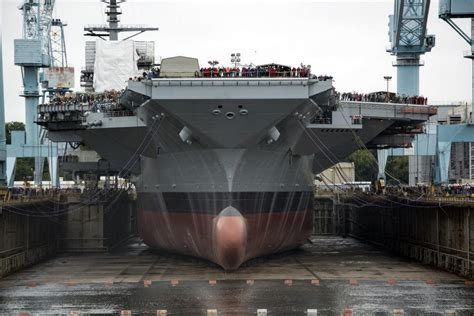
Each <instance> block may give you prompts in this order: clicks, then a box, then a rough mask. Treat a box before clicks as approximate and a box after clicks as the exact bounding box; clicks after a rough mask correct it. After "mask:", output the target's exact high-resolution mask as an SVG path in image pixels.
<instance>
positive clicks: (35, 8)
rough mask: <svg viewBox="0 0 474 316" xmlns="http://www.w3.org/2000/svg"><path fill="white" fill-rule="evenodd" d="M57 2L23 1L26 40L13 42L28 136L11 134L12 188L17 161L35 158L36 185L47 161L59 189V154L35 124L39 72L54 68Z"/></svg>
mask: <svg viewBox="0 0 474 316" xmlns="http://www.w3.org/2000/svg"><path fill="white" fill-rule="evenodd" d="M54 4H55V1H54V0H24V1H23V3H22V5H21V6H20V10H21V12H22V14H23V36H22V38H21V39H16V40H15V42H14V49H15V51H14V60H15V65H17V66H21V69H22V78H23V93H22V94H21V96H22V97H24V99H25V129H26V133H25V132H22V131H16V132H15V133H12V144H11V145H8V146H7V177H8V184H9V186H12V185H13V179H14V175H15V164H16V159H17V158H19V157H34V158H35V166H34V182H35V185H41V181H42V174H43V163H44V158H48V159H49V167H50V174H51V175H52V176H51V180H52V182H53V186H57V185H58V183H57V182H58V178H57V158H56V159H50V158H51V157H54V156H55V157H57V153H52V151H53V150H54V149H53V148H50V147H48V146H47V145H43V144H42V143H41V142H40V137H39V136H40V127H39V126H38V125H37V124H36V123H35V120H36V117H37V108H38V104H39V99H40V96H41V94H40V90H39V70H40V69H41V68H45V67H49V66H50V65H51V42H50V32H51V25H52V22H53V17H52V14H53V9H54Z"/></svg>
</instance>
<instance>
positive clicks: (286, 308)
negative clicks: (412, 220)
mask: <svg viewBox="0 0 474 316" xmlns="http://www.w3.org/2000/svg"><path fill="white" fill-rule="evenodd" d="M346 308H347V310H346V315H349V311H350V310H352V315H374V314H375V315H392V314H393V311H394V310H395V309H399V310H400V309H403V311H404V313H405V315H407V314H409V315H412V314H413V315H415V314H416V315H420V314H430V315H443V314H445V313H446V312H447V311H456V315H474V285H473V284H472V282H469V281H467V280H464V279H463V278H461V277H458V276H456V275H453V274H449V273H447V272H444V271H440V270H437V269H434V268H431V267H429V266H425V265H422V264H419V263H416V262H413V261H408V260H405V259H402V258H398V257H395V256H392V255H390V254H388V253H386V252H384V251H381V250H379V249H377V248H374V247H373V246H370V245H367V244H365V243H362V242H360V241H357V240H354V239H351V238H346V239H343V238H339V237H313V238H312V243H308V244H307V245H305V246H303V247H302V248H301V249H299V250H295V251H291V252H287V253H284V254H279V255H273V256H270V257H265V258H259V259H255V260H252V261H250V262H248V263H246V264H245V265H244V266H243V267H241V268H240V269H239V270H238V271H236V272H232V273H226V272H224V271H223V270H222V269H220V268H219V267H217V266H215V265H213V264H211V263H208V262H205V261H202V260H197V259H192V258H188V257H182V256H177V255H173V254H169V253H160V252H153V251H151V250H149V249H148V248H147V247H146V246H145V245H143V244H141V243H139V242H137V241H136V240H131V241H130V242H128V243H126V244H125V245H124V246H122V247H121V248H120V249H117V250H115V251H113V252H111V253H100V254H63V255H59V256H57V257H55V258H53V259H50V260H48V261H46V262H43V263H40V264H38V265H35V266H33V267H31V268H28V269H25V270H23V271H21V272H18V273H16V274H13V275H11V276H8V277H6V278H4V279H2V280H0V314H6V315H11V314H13V315H18V314H19V313H20V312H29V313H30V314H32V315H33V314H39V315H43V314H70V313H71V311H78V312H81V313H87V314H118V313H120V312H121V311H123V310H130V311H131V314H132V315H157V310H167V311H168V315H207V312H208V310H209V309H216V310H217V312H218V315H256V314H257V309H266V310H267V312H268V315H305V314H306V312H307V310H308V309H317V311H318V315H341V314H342V313H343V310H344V309H346ZM349 309H350V310H349Z"/></svg>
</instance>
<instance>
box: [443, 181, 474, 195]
mask: <svg viewBox="0 0 474 316" xmlns="http://www.w3.org/2000/svg"><path fill="white" fill-rule="evenodd" d="M443 192H444V193H445V194H446V195H450V196H451V195H464V196H471V195H472V194H474V186H473V185H471V184H469V183H466V184H458V183H454V184H448V185H446V186H444V187H443Z"/></svg>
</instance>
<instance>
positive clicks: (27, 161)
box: [5, 122, 49, 181]
mask: <svg viewBox="0 0 474 316" xmlns="http://www.w3.org/2000/svg"><path fill="white" fill-rule="evenodd" d="M24 130H25V123H23V122H8V123H6V124H5V136H6V139H7V144H11V143H12V131H24ZM34 166H35V159H34V158H30V157H28V158H18V159H17V160H16V170H15V181H23V180H24V179H25V178H27V179H31V178H32V177H33V170H34ZM43 179H44V180H49V172H48V164H47V163H46V161H45V165H44V167H43Z"/></svg>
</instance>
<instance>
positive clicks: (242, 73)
mask: <svg viewBox="0 0 474 316" xmlns="http://www.w3.org/2000/svg"><path fill="white" fill-rule="evenodd" d="M160 73H161V71H160V68H159V67H154V68H152V69H150V70H149V71H144V72H143V73H142V75H141V76H137V77H133V78H132V77H131V78H129V80H135V81H142V80H147V79H154V78H160ZM194 77H196V78H239V77H244V78H261V77H290V78H311V79H318V80H320V81H326V80H332V79H333V77H332V76H327V75H313V74H311V66H304V65H301V66H300V67H288V66H282V65H276V64H272V65H263V66H252V67H216V66H214V67H204V68H201V69H200V70H199V71H196V72H195V74H194Z"/></svg>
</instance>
